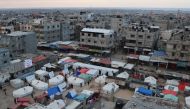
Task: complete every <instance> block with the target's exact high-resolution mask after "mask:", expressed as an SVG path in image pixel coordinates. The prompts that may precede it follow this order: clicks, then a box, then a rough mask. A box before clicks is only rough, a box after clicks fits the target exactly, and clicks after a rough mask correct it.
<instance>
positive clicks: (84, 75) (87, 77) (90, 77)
mask: <svg viewBox="0 0 190 109" xmlns="http://www.w3.org/2000/svg"><path fill="white" fill-rule="evenodd" d="M79 78H81V79H84V80H85V82H88V81H90V80H92V76H91V75H89V74H80V75H79Z"/></svg>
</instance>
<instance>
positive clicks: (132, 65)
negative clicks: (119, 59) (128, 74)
mask: <svg viewBox="0 0 190 109" xmlns="http://www.w3.org/2000/svg"><path fill="white" fill-rule="evenodd" d="M134 66H135V65H134V64H127V65H125V67H124V68H125V69H128V70H132V69H133V68H134Z"/></svg>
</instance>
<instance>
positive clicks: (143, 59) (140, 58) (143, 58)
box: [139, 55, 150, 62]
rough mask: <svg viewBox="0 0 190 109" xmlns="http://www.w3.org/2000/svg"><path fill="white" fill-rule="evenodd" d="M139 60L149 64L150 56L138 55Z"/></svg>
mask: <svg viewBox="0 0 190 109" xmlns="http://www.w3.org/2000/svg"><path fill="white" fill-rule="evenodd" d="M139 60H141V61H146V62H149V61H150V56H145V55H140V56H139Z"/></svg>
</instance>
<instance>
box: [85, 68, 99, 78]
mask: <svg viewBox="0 0 190 109" xmlns="http://www.w3.org/2000/svg"><path fill="white" fill-rule="evenodd" d="M86 74H89V75H92V77H97V76H98V70H96V69H90V70H88V71H87V72H86Z"/></svg>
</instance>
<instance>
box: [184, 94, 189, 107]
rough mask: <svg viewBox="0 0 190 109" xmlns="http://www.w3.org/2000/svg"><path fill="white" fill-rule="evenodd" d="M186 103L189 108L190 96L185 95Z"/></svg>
mask: <svg viewBox="0 0 190 109" xmlns="http://www.w3.org/2000/svg"><path fill="white" fill-rule="evenodd" d="M185 104H186V106H187V107H188V108H190V96H188V97H185Z"/></svg>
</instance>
